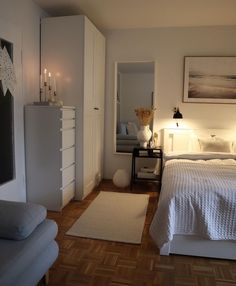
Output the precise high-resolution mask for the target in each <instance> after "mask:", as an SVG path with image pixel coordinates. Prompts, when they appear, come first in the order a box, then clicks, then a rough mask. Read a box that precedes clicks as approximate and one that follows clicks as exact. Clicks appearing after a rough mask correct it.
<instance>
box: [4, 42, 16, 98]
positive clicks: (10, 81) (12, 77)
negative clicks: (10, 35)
mask: <svg viewBox="0 0 236 286" xmlns="http://www.w3.org/2000/svg"><path fill="white" fill-rule="evenodd" d="M0 80H1V81H2V89H3V94H4V95H6V93H7V90H8V89H9V91H10V92H11V94H12V95H13V94H14V90H15V85H16V74H15V69H14V66H13V63H12V60H11V58H10V56H9V54H8V52H7V49H6V47H4V48H3V49H2V48H0Z"/></svg>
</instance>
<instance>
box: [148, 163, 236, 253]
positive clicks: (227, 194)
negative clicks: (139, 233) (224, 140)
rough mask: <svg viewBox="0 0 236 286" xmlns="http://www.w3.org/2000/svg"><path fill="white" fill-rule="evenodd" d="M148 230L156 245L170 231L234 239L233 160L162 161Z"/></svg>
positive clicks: (235, 168)
mask: <svg viewBox="0 0 236 286" xmlns="http://www.w3.org/2000/svg"><path fill="white" fill-rule="evenodd" d="M150 234H151V236H152V238H153V239H154V241H155V242H156V244H157V245H158V247H159V248H161V247H162V246H163V244H164V243H166V242H169V241H171V240H172V238H173V235H174V234H194V235H199V236H201V237H204V238H207V239H212V240H236V163H235V160H233V159H226V160H219V159H214V160H208V161H204V160H196V161H192V160H181V159H178V160H176V159H174V160H170V161H168V162H166V165H165V169H164V172H163V177H162V190H161V194H160V199H159V203H158V208H157V211H156V213H155V215H154V218H153V221H152V223H151V226H150Z"/></svg>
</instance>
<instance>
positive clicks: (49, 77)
mask: <svg viewBox="0 0 236 286" xmlns="http://www.w3.org/2000/svg"><path fill="white" fill-rule="evenodd" d="M51 76H52V75H51V73H50V72H49V73H48V85H49V86H51Z"/></svg>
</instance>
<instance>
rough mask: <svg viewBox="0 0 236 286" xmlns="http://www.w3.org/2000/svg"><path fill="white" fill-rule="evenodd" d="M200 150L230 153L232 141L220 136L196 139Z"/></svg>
mask: <svg viewBox="0 0 236 286" xmlns="http://www.w3.org/2000/svg"><path fill="white" fill-rule="evenodd" d="M198 140H199V144H200V148H201V151H202V152H225V153H231V147H232V142H231V141H228V140H224V139H222V138H217V137H214V138H209V139H198Z"/></svg>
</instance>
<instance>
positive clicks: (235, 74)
mask: <svg viewBox="0 0 236 286" xmlns="http://www.w3.org/2000/svg"><path fill="white" fill-rule="evenodd" d="M184 101H185V102H206V103H236V57H186V58H185V86H184Z"/></svg>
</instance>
